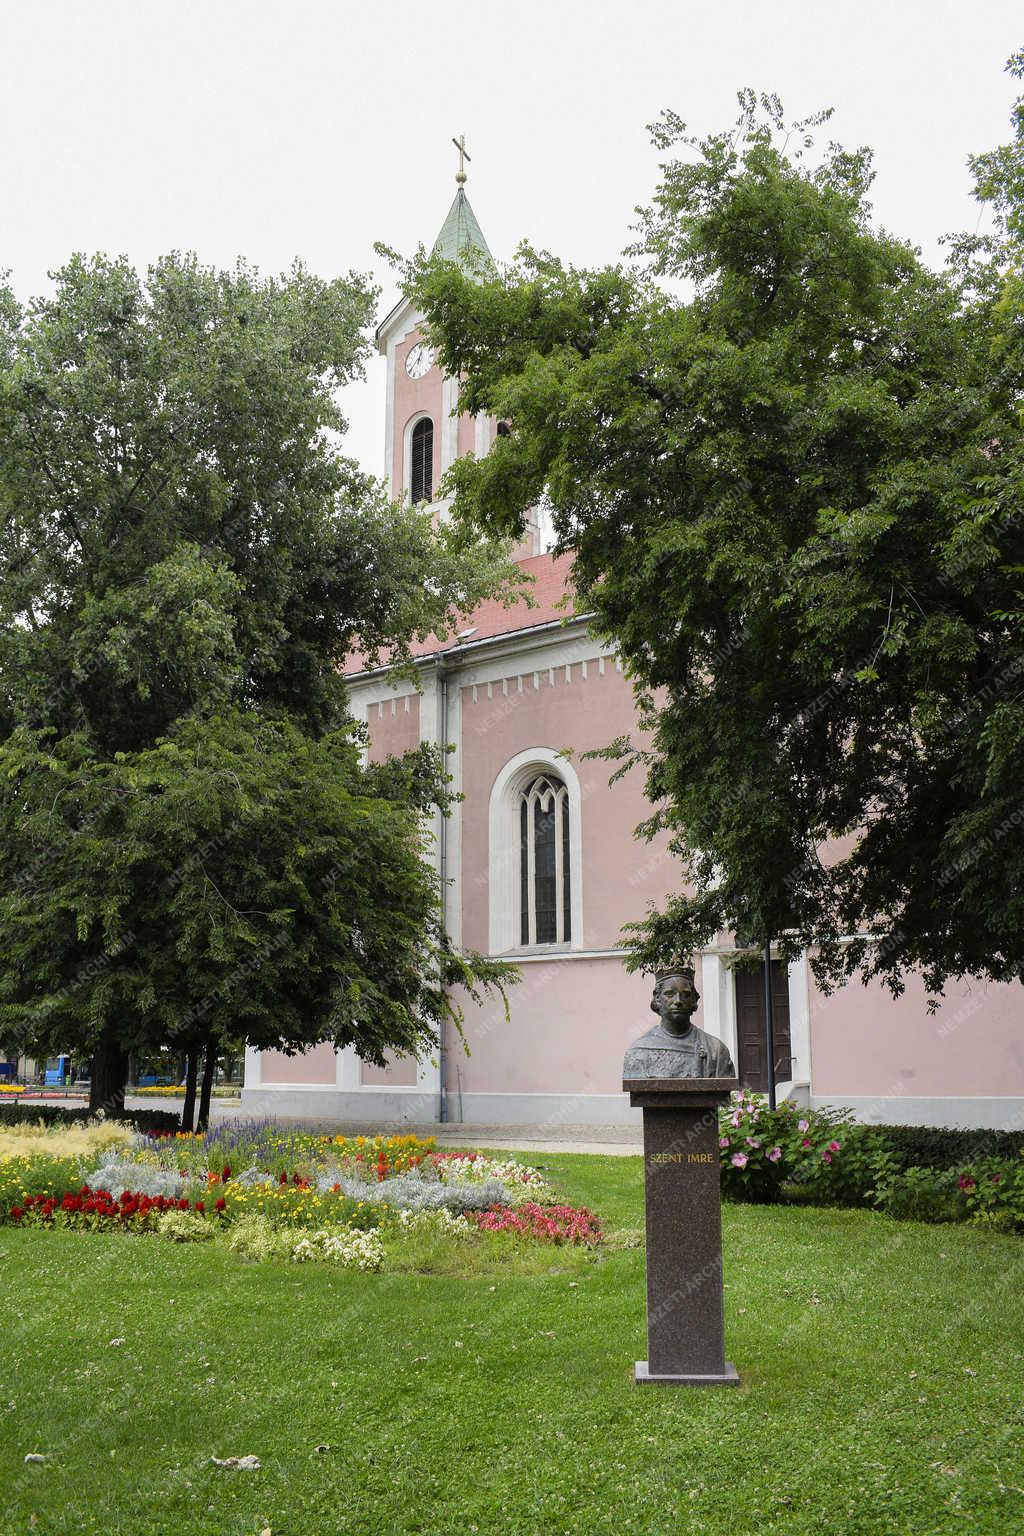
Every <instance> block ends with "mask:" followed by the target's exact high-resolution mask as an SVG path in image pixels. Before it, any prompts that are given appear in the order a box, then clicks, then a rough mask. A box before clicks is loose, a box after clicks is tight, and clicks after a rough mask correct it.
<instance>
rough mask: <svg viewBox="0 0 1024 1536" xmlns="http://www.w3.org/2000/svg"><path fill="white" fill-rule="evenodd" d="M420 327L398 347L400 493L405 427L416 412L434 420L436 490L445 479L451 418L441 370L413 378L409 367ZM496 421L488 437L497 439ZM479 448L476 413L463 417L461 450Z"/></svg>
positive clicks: (396, 466) (394, 480)
mask: <svg viewBox="0 0 1024 1536" xmlns="http://www.w3.org/2000/svg"><path fill="white" fill-rule="evenodd" d="M421 339H422V338H421V336H420V333H419V331H418V330H416V331H410V333H409V335H408V336H406V338H405V340H404V341H400V342H399V343H398V345H397V346H396V347H395V417H394V427H393V434H394V435H393V440H392V455H393V457H392V461H391V463H392V470H391V494H392V495H393V496H398V495H400V494H401V492H402V491H403V490H406V489H408V487H407V486H405V484H404V483H403V477H404V474H405V429H406V427H407V426H408V424H409V422H410V421H411V420H412V418H413V417H414V416H418V415H420V414H421V413H423V412H425V413H426V414H427V415H429V416H430V418H431V419H432V421H433V423H434V482H433V483H434V494H435V495H436V494H437V488H438V486H439V484H440V482H441V441H442V438H443V435H444V432H445V430H446V428H447V425H448V422H447V418H446V415H445V412H444V406H443V395H442V387H443V385H442V379H441V373H440V370H439V369H438V368H436V367H434V368H431V369H430V371H429V373H425V374H424V376H423V378H422V379H410V377H409V375H408V374H407V373H406V371H405V360H406V358H407V357H408V355H409V353H410V352H411V351H412V349H413V347H415V346H417V345H418V344H419V342H420V340H421ZM495 431H496V423H495V422H493V421H488V424H487V441H488V444H490V443H492V442H493V441H494V434H495ZM475 451H476V422H475V421H474V419H473V417H472V416H466V415H462V416H460V417H459V435H458V452H459V456H460V457H461V456H462V455H463V454H466V453H475Z"/></svg>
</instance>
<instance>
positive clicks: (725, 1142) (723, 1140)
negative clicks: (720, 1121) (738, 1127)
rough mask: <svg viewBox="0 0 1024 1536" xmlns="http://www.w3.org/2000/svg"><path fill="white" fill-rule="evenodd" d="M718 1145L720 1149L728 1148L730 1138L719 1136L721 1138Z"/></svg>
mask: <svg viewBox="0 0 1024 1536" xmlns="http://www.w3.org/2000/svg"><path fill="white" fill-rule="evenodd" d="M718 1145H719V1146H720V1147H727V1146H728V1145H729V1138H728V1136H719V1138H718Z"/></svg>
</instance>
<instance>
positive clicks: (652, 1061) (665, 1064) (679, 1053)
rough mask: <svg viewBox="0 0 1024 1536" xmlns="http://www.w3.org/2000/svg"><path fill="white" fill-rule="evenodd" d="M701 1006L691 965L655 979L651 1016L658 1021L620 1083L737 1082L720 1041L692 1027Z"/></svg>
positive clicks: (630, 1054) (634, 1050)
mask: <svg viewBox="0 0 1024 1536" xmlns="http://www.w3.org/2000/svg"><path fill="white" fill-rule="evenodd" d="M699 1001H700V993H699V992H698V991H697V988H696V986H695V985H694V980H693V967H692V966H691V965H676V966H672V967H671V968H670V969H668V970H665V971H658V972H657V973H656V974H655V978H654V996H653V997H652V998H651V1011H652V1012H653V1013H656V1014H658V1015H659V1020H658V1023H657V1024H655V1026H654V1028H653V1029H649V1030H648V1031H647V1033H646V1034H645V1035H641V1036H640V1038H639V1040H637V1041H636V1042H635V1043H634V1044H633V1045H631V1046H630V1048H629V1050H628V1051H627V1052H626V1056H625V1060H624V1061H623V1063H622V1075H623V1077H624V1078H627V1079H629V1078H634V1079H635V1078H643V1077H735V1076H736V1068H735V1067H734V1066H733V1064H732V1057H731V1056H730V1055H729V1052H728V1051H727V1050H726V1048H725V1046H724V1045H723V1044H722V1042H721V1040H716V1039H715V1037H714V1035H709V1034H707V1033H705V1031H704V1030H703V1029H698V1028H697V1026H696V1024H694V1023H692V1022H691V1021H692V1019H693V1015H694V1011H695V1009H696V1007H697V1004H698V1002H699Z"/></svg>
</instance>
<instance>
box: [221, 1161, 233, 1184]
mask: <svg viewBox="0 0 1024 1536" xmlns="http://www.w3.org/2000/svg"><path fill="white" fill-rule="evenodd" d="M230 1177H231V1164H230V1163H225V1164H224V1168H223V1170H222V1172H221V1178H222V1179H223V1180H224V1183H225V1184H226V1183H227V1181H228V1179H230Z"/></svg>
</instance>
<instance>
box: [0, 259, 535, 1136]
mask: <svg viewBox="0 0 1024 1536" xmlns="http://www.w3.org/2000/svg"><path fill="white" fill-rule="evenodd" d="M372 303H373V293H372V292H371V290H370V289H369V288H368V287H367V286H366V284H365V283H364V282H363V281H362V280H361V279H359V278H357V277H351V276H350V277H349V278H347V279H343V280H339V281H336V282H331V283H325V282H322V281H320V280H318V279H316V278H314V277H313V276H311V275H310V274H309V273H308V272H306V271H304V270H303V269H302V268H301V267H296V268H295V269H294V270H293V271H292V272H291V274H290V275H288V276H287V277H286V278H283V279H281V280H279V281H274V280H267V279H261V278H259V277H257V275H256V274H255V273H253V272H251V271H250V270H248V269H247V268H245V267H243V266H240V267H238V268H237V269H236V270H235V271H233V272H231V273H223V272H214V271H211V270H208V269H205V268H202V267H200V266H199V265H198V264H197V263H196V262H195V260H194V259H192V258H182V257H170V258H167V259H165V260H163V261H161V262H160V263H158V264H157V265H156V266H155V267H154V268H152V269H151V271H150V272H149V274H148V276H147V277H146V278H145V279H140V277H139V276H138V275H137V274H136V273H135V272H134V271H133V269H132V268H131V267H130V266H129V265H128V264H127V263H125V262H123V261H109V260H107V259H105V258H96V259H95V260H92V261H85V260H82V259H80V258H76V259H75V260H73V261H72V262H71V263H70V264H69V265H68V266H67V267H66V268H65V269H64V270H63V271H62V272H60V273H58V274H57V275H56V284H55V289H54V292H53V295H52V297H50V298H48V299H45V300H40V301H38V302H36V303H35V304H33V305H32V306H30V307H29V308H28V309H27V310H22V309H21V308H20V307H19V306H18V305H17V303H16V302H15V300H14V298H13V295H12V294H11V293H10V292H9V291H8V290H3V291H0V952H2V954H3V957H4V958H3V967H2V970H0V1022H2V1027H3V1028H4V1030H5V1032H10V1031H12V1030H14V1031H17V1032H19V1033H20V1037H21V1039H22V1041H23V1043H24V1045H25V1046H27V1045H29V1044H31V1045H32V1046H33V1047H34V1048H36V1049H38V1050H47V1049H55V1048H58V1047H59V1048H61V1049H65V1048H67V1047H73V1048H74V1049H76V1050H77V1051H78V1052H79V1053H80V1054H87V1055H88V1054H91V1055H93V1056H94V1057H95V1061H96V1072H95V1075H94V1097H96V1098H98V1099H104V1098H105V1099H109V1102H110V1104H111V1105H112V1107H115V1108H116V1107H117V1104H118V1103H119V1102H120V1101H121V1100H122V1098H123V1086H124V1078H125V1071H126V1065H127V1053H128V1052H129V1051H130V1050H144V1049H152V1048H156V1047H160V1046H163V1045H166V1044H169V1043H173V1044H174V1045H175V1046H176V1048H179V1049H185V1050H186V1051H188V1052H189V1053H190V1054H193V1055H194V1054H195V1053H196V1052H202V1051H204V1050H214V1051H215V1050H216V1048H217V1042H218V1041H219V1040H220V1039H223V1038H230V1037H236V1038H237V1037H238V1036H239V1035H244V1036H245V1037H246V1038H248V1039H249V1040H250V1041H253V1042H254V1043H257V1044H260V1045H281V1046H282V1047H283V1048H284V1049H286V1050H294V1049H299V1048H301V1047H302V1046H304V1045H308V1044H311V1043H315V1042H316V1041H318V1040H326V1039H330V1040H333V1041H335V1043H337V1044H339V1045H340V1044H345V1043H354V1044H356V1045H358V1047H359V1048H360V1050H361V1051H362V1053H363V1054H364V1056H366V1057H367V1058H368V1059H370V1060H377V1061H379V1060H380V1059H381V1058H382V1055H383V1052H384V1050H385V1049H387V1048H397V1049H405V1050H416V1049H421V1048H423V1047H424V1045H425V1043H426V1041H427V1040H428V1039H429V1038H430V1037H431V1034H432V1030H433V1029H434V1028H435V1027H436V1025H437V1023H438V1021H439V1019H440V1018H442V1017H443V1016H444V1014H445V1012H446V1010H449V1008H450V1005H449V1003H448V1001H447V990H446V988H447V984H448V983H449V982H451V981H452V980H453V979H457V980H460V981H464V982H467V983H468V984H469V985H470V987H471V988H472V987H475V986H476V985H487V984H490V983H491V982H493V981H495V980H497V979H499V978H500V977H501V976H502V975H504V974H506V973H505V972H504V971H503V969H502V968H501V967H493V966H490V965H489V964H488V963H486V962H484V961H483V960H481V959H480V958H479V957H469V958H468V959H463V958H462V957H460V956H456V955H454V954H452V953H451V951H450V947H449V946H448V944H447V940H446V938H445V935H444V934H443V932H442V930H441V928H440V925H439V917H438V911H439V907H438V890H437V885H436V881H435V879H434V877H433V875H432V874H431V873H430V871H429V870H428V868H427V866H426V864H425V862H424V860H423V858H422V856H421V855H422V852H423V834H422V830H421V828H422V821H423V818H422V812H423V810H424V809H425V808H426V807H427V806H428V805H429V804H436V803H442V804H443V803H444V800H445V796H446V785H445V775H444V771H443V764H442V763H441V761H440V760H439V759H438V758H437V757H436V756H434V757H431V756H430V755H429V754H423V753H420V754H417V755H416V759H415V763H414V764H410V765H407V766H406V767H405V768H404V769H398V768H393V769H391V770H389V771H388V772H384V771H383V770H380V769H376V768H372V767H371V768H367V767H365V766H364V765H363V764H362V760H361V753H360V750H359V741H358V737H357V732H356V729H355V727H354V726H353V724H352V721H351V720H350V718H349V716H348V714H347V712H346V703H345V690H344V683H343V679H342V676H341V671H340V669H341V665H342V663H343V661H344V659H345V657H346V655H347V654H348V653H349V652H350V651H351V649H352V648H353V646H354V645H355V644H356V643H357V642H358V644H359V646H360V648H361V649H362V651H363V652H364V653H366V654H367V655H368V656H369V657H370V658H371V659H372V658H373V657H374V656H375V655H378V654H380V653H381V652H382V651H386V653H387V655H388V658H389V659H392V660H398V661H401V660H402V659H403V658H404V657H406V656H407V655H408V649H409V642H410V639H411V637H412V636H413V635H416V634H420V635H422V634H425V633H428V632H430V631H433V630H440V631H442V632H443V630H444V628H445V625H446V623H447V621H448V619H449V617H454V615H455V614H456V613H457V612H458V611H463V610H465V609H466V608H467V607H471V606H472V605H473V603H475V602H476V601H477V600H478V599H479V598H480V597H481V596H483V595H484V594H485V593H489V592H493V591H495V590H497V591H499V592H504V591H505V590H506V589H507V585H508V581H509V579H510V567H509V565H508V562H507V560H506V558H505V554H504V551H503V549H501V548H500V547H498V546H497V545H494V544H490V543H487V542H484V541H480V540H475V539H469V540H467V539H466V538H465V537H464V536H463V535H461V534H460V533H458V532H452V531H450V530H444V529H441V530H437V531H435V530H433V529H432V527H431V524H430V519H429V516H427V515H426V514H424V513H423V512H422V511H416V510H414V509H411V508H409V507H408V506H401V505H396V504H394V503H392V502H390V501H389V500H388V498H387V497H386V495H385V494H384V492H383V489H382V488H381V486H380V485H379V484H378V483H377V482H375V481H373V480H372V479H370V478H369V477H367V476H366V475H364V474H362V473H361V472H360V471H359V470H358V469H357V468H356V466H355V465H354V464H353V463H352V462H351V461H349V460H348V459H346V458H345V457H344V456H343V455H342V453H341V452H340V449H339V441H340V437H341V434H342V433H343V431H344V428H345V422H344V418H343V417H342V415H341V412H340V410H339V407H338V403H337V390H338V388H339V387H340V386H341V385H343V384H344V383H345V382H346V381H347V380H349V379H351V378H352V377H353V376H354V375H356V374H357V373H358V372H359V370H360V368H361V366H362V359H363V357H364V355H365V352H366V347H367V342H366V338H365V327H366V323H367V321H368V318H369V315H370V312H371V307H372ZM332 870H333V871H334V873H333V876H332V874H331V871H332Z"/></svg>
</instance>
